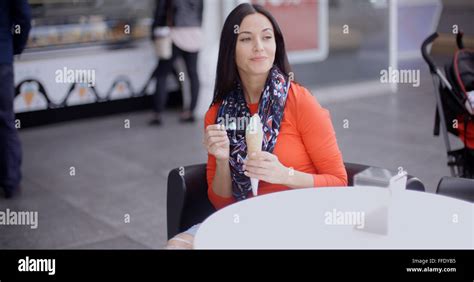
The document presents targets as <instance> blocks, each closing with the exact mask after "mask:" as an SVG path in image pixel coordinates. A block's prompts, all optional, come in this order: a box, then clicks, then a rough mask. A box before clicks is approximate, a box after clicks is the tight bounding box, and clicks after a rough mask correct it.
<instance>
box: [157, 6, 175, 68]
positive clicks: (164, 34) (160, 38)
mask: <svg viewBox="0 0 474 282" xmlns="http://www.w3.org/2000/svg"><path fill="white" fill-rule="evenodd" d="M171 5H172V3H171V1H170V0H167V1H166V24H167V26H158V27H156V28H155V29H154V30H153V33H154V35H155V40H154V45H155V53H156V56H157V57H158V58H159V59H160V60H169V59H171V56H172V55H173V41H172V40H171V29H170V26H172V19H171Z"/></svg>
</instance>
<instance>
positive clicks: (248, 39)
mask: <svg viewBox="0 0 474 282" xmlns="http://www.w3.org/2000/svg"><path fill="white" fill-rule="evenodd" d="M240 41H242V42H245V41H250V38H249V37H247V38H242V39H240Z"/></svg>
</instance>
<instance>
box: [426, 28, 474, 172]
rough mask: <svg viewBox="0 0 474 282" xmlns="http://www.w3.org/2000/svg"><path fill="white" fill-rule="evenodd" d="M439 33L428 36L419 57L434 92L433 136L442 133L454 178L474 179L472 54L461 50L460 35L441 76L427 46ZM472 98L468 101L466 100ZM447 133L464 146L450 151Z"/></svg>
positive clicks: (473, 83) (473, 56)
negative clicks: (427, 72)
mask: <svg viewBox="0 0 474 282" xmlns="http://www.w3.org/2000/svg"><path fill="white" fill-rule="evenodd" d="M437 37H438V33H434V34H432V35H431V36H429V37H428V38H427V39H426V40H425V41H424V42H423V45H422V46H421V53H422V55H423V58H424V59H425V61H426V63H427V64H428V66H429V68H430V72H431V75H432V77H433V83H434V88H435V92H436V104H437V107H436V115H435V125H434V132H433V134H434V135H435V136H439V133H440V124H441V131H442V134H443V137H444V144H445V145H446V151H447V157H448V163H447V164H448V166H449V168H450V169H451V175H452V176H454V177H464V178H474V110H473V106H474V50H468V49H465V48H464V44H463V41H462V37H463V34H462V32H460V33H458V34H457V36H456V43H457V46H458V49H459V50H457V51H456V53H455V55H454V59H453V61H452V63H451V64H448V65H446V66H445V67H444V73H445V75H444V74H443V71H442V70H441V69H439V68H438V67H437V66H436V65H435V64H434V62H433V60H432V58H431V57H430V56H429V55H428V45H429V44H431V43H433V42H434V40H435V39H436V38H437ZM469 98H471V99H469ZM448 132H449V133H451V134H453V135H454V136H456V137H458V138H460V139H461V141H462V142H463V143H464V146H463V147H462V148H460V149H454V150H453V149H452V148H451V144H450V142H449V137H448Z"/></svg>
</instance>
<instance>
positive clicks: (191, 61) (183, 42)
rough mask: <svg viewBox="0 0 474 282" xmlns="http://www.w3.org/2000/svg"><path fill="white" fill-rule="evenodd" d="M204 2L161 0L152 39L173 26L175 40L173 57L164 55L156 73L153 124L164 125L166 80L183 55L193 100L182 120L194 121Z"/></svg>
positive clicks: (151, 122)
mask: <svg viewBox="0 0 474 282" xmlns="http://www.w3.org/2000/svg"><path fill="white" fill-rule="evenodd" d="M203 9H204V2H203V0H173V1H171V0H158V1H157V5H156V10H155V17H154V21H153V25H152V32H151V35H152V40H155V37H156V35H155V30H156V29H157V28H158V29H159V28H163V27H170V33H169V35H168V36H169V37H170V38H171V41H172V45H173V46H172V55H171V58H168V59H161V60H160V62H159V63H158V68H157V70H156V72H155V75H156V90H155V95H154V100H153V101H154V107H153V112H154V113H153V118H152V120H151V121H150V125H161V123H162V119H161V113H162V112H163V110H164V106H165V104H166V97H167V92H166V90H167V87H166V81H167V79H166V78H167V76H168V74H169V73H170V72H171V71H172V69H173V63H174V62H175V60H176V59H177V58H178V57H182V58H183V59H184V62H185V64H186V71H187V74H188V76H189V81H190V85H191V104H190V106H189V108H188V109H186V110H184V111H183V112H182V113H181V118H180V121H181V122H194V114H193V112H194V109H195V108H196V105H197V100H198V95H199V87H200V86H199V77H198V72H197V60H198V53H199V50H200V49H201V46H202V44H203V34H202V30H201V25H202V16H203Z"/></svg>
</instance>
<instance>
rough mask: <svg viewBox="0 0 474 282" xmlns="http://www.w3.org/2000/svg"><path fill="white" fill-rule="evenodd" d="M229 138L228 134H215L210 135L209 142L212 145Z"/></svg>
mask: <svg viewBox="0 0 474 282" xmlns="http://www.w3.org/2000/svg"><path fill="white" fill-rule="evenodd" d="M227 140H228V138H227V136H213V137H209V139H208V141H207V144H208V145H209V146H211V145H212V144H213V143H216V142H222V141H227Z"/></svg>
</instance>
